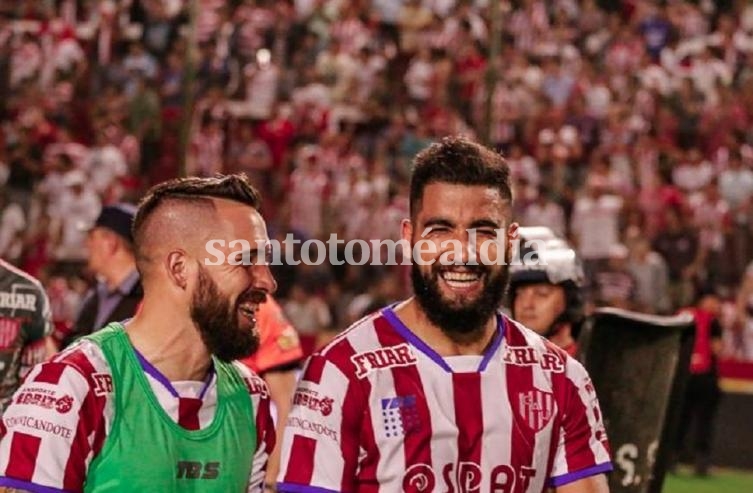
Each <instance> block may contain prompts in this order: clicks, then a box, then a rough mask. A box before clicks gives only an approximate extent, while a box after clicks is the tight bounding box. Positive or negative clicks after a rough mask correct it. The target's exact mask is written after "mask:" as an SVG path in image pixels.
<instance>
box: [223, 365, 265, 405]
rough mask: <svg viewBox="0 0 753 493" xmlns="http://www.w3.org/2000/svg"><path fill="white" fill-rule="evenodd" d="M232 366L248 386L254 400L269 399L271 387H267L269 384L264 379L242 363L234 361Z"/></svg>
mask: <svg viewBox="0 0 753 493" xmlns="http://www.w3.org/2000/svg"><path fill="white" fill-rule="evenodd" d="M231 366H232V367H233V369H234V370H235V371H236V372H237V374H238V376H239V377H240V378H241V379H242V380H243V383H244V384H245V385H246V389H248V393H249V395H251V397H252V398H256V397H261V398H264V399H266V398H268V397H269V387H268V386H267V382H265V381H264V379H263V378H262V377H260V376H259V375H258V374H257V373H256V372H255V371H254V370H252V369H251V368H249V367H248V366H247V365H245V364H244V363H243V362H241V361H233V362H232V363H231Z"/></svg>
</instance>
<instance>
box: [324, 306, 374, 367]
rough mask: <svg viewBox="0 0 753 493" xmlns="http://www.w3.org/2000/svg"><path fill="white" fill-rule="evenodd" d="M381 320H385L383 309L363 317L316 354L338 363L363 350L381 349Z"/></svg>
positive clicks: (348, 359)
mask: <svg viewBox="0 0 753 493" xmlns="http://www.w3.org/2000/svg"><path fill="white" fill-rule="evenodd" d="M380 321H382V322H384V321H385V320H384V315H383V311H382V310H377V311H375V312H373V313H370V314H368V315H366V316H364V317H362V318H361V319H359V320H357V321H356V322H353V323H352V324H351V325H350V326H349V327H347V328H346V329H345V330H343V331H342V332H341V333H340V334H338V335H337V336H336V337H335V338H334V339H332V340H331V341H330V342H329V343H327V344H326V345H325V346H323V347H322V348H321V349H319V350H318V351H316V352H315V353H314V356H316V357H319V358H322V359H325V360H327V361H330V362H333V363H338V362H346V361H350V358H351V357H352V356H353V355H355V354H357V353H359V352H361V351H365V350H375V349H379V348H380V347H382V344H381V343H380V341H379V338H378V336H377V325H378V324H379V323H380Z"/></svg>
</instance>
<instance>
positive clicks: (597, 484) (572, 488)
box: [554, 474, 609, 493]
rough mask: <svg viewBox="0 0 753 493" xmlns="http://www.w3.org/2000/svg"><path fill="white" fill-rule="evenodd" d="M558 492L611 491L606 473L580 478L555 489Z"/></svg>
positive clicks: (601, 492)
mask: <svg viewBox="0 0 753 493" xmlns="http://www.w3.org/2000/svg"><path fill="white" fill-rule="evenodd" d="M554 491H556V492H557V493H609V484H608V483H607V477H606V475H604V474H599V475H598V476H590V477H587V478H583V479H579V480H577V481H573V482H572V483H568V484H566V485H564V486H560V487H559V488H557V489H555V490H554Z"/></svg>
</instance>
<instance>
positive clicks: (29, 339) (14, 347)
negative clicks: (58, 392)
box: [0, 258, 57, 416]
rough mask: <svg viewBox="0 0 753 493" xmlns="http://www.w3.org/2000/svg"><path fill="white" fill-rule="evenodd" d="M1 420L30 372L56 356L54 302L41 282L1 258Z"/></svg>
mask: <svg viewBox="0 0 753 493" xmlns="http://www.w3.org/2000/svg"><path fill="white" fill-rule="evenodd" d="M0 294H1V295H2V296H0V300H2V301H0V416H2V414H3V411H4V410H5V408H6V407H7V406H8V404H10V402H11V398H12V397H13V394H14V392H15V391H16V389H18V386H19V385H20V384H21V381H22V380H23V379H24V378H25V377H26V375H27V373H28V372H29V370H30V369H31V368H32V367H33V366H34V365H36V364H37V363H41V362H42V361H44V360H45V359H47V358H48V357H50V356H52V355H53V354H54V353H55V352H56V351H57V347H56V345H55V343H54V342H53V341H52V338H51V337H50V336H51V335H52V330H53V327H52V313H51V312H50V300H49V298H48V296H47V293H46V292H45V289H44V287H43V286H42V284H41V283H40V282H39V280H37V279H35V278H33V277H31V276H30V275H28V274H26V273H25V272H23V271H21V270H19V269H17V268H15V267H13V266H12V265H11V264H9V263H8V262H6V261H4V260H2V258H0Z"/></svg>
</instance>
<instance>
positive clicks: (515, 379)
mask: <svg viewBox="0 0 753 493" xmlns="http://www.w3.org/2000/svg"><path fill="white" fill-rule="evenodd" d="M507 329H508V331H507V334H506V337H507V343H508V345H509V346H513V347H515V346H518V347H530V346H529V345H528V342H527V341H526V339H525V337H524V336H523V334H522V333H521V332H520V330H519V329H518V328H517V327H516V326H515V324H512V323H508V324H507ZM505 377H506V380H507V398H508V399H509V401H510V407H511V408H512V415H513V420H514V425H513V427H512V433H511V435H510V450H511V451H512V454H511V457H510V462H511V464H510V465H511V466H512V469H513V470H514V471H518V474H519V475H521V476H520V477H519V478H518V479H520V480H521V481H522V483H521V485H522V487H521V488H520V489H519V490H517V491H526V489H527V488H528V483H529V481H530V478H531V476H528V474H529V473H526V472H525V470H526V469H529V470H530V468H531V466H532V464H533V452H534V446H535V439H536V431H535V430H534V429H533V428H532V426H533V425H534V424H535V419H536V417H535V416H532V415H531V413H532V410H531V409H530V407H527V406H525V405H523V400H524V399H525V398H526V396H527V395H528V394H529V393H530V392H531V391H532V390H533V389H535V387H534V385H533V367H532V366H520V365H514V364H512V363H507V364H506V365H505ZM524 468H526V469H524ZM531 475H532V474H531ZM516 483H517V481H516Z"/></svg>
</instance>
